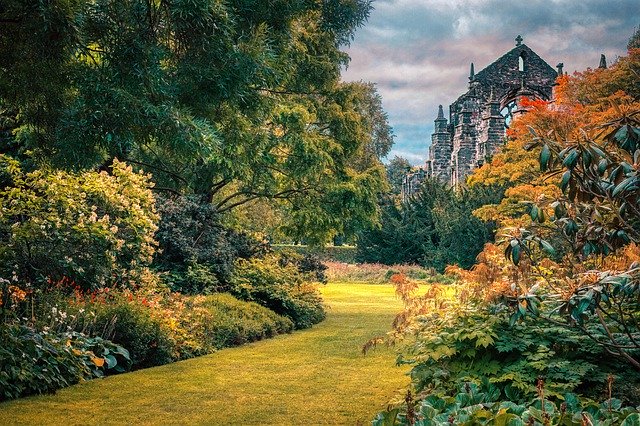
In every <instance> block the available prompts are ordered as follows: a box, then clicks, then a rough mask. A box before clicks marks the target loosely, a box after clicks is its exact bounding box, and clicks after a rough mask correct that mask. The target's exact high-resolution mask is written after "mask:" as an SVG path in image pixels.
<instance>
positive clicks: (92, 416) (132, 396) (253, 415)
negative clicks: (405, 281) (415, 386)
mask: <svg viewBox="0 0 640 426" xmlns="http://www.w3.org/2000/svg"><path fill="white" fill-rule="evenodd" d="M323 294H324V297H325V300H326V302H327V304H328V305H329V309H328V316H327V319H326V320H325V321H324V322H323V323H321V324H319V325H317V326H315V327H313V328H312V329H310V330H305V331H301V332H296V333H294V334H291V335H285V336H279V337H276V338H274V339H271V340H266V341H262V342H257V343H253V344H249V345H246V346H242V347H238V348H232V349H224V350H221V351H219V352H217V353H215V354H212V355H208V356H204V357H200V358H195V359H191V360H187V361H182V362H177V363H174V364H169V365H165V366H162V367H156V368H151V369H147V370H140V371H136V372H134V373H129V374H123V375H119V376H112V377H109V378H106V379H102V380H93V381H90V382H86V383H82V384H80V385H76V386H73V387H70V388H67V389H63V390H61V391H59V392H58V393H57V394H56V395H53V396H43V397H33V398H26V399H22V400H17V401H12V402H9V403H3V404H0V425H11V424H60V425H63V424H64V425H71V424H100V425H103V424H215V425H227V424H278V425H280V424H281V425H298V424H312V425H315V424H350V425H355V424H368V423H369V422H370V421H371V419H372V417H373V415H374V414H375V413H376V412H378V411H380V410H381V409H382V408H383V407H384V404H385V403H386V402H387V401H388V400H389V399H390V398H392V397H393V396H395V395H396V393H397V392H398V391H401V390H402V389H403V387H404V386H405V385H406V384H407V383H408V378H407V377H406V376H404V375H403V374H402V372H403V371H404V370H400V368H399V367H396V366H395V364H394V360H395V355H394V353H393V350H392V349H389V348H384V347H383V348H378V349H376V350H375V351H372V352H370V353H369V354H368V355H366V356H363V355H362V354H361V352H360V348H361V345H362V344H363V343H364V342H365V341H366V340H368V339H369V338H371V337H374V336H376V335H381V334H384V333H385V332H386V331H387V330H388V329H389V327H390V323H391V321H392V319H393V316H394V314H395V313H396V312H397V311H399V310H400V308H401V305H400V302H399V301H398V300H397V299H396V298H395V296H394V293H393V288H392V287H391V285H381V284H378V285H371V284H354V283H348V284H347V283H331V284H328V285H327V286H325V287H324V288H323Z"/></svg>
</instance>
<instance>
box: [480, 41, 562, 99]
mask: <svg viewBox="0 0 640 426" xmlns="http://www.w3.org/2000/svg"><path fill="white" fill-rule="evenodd" d="M521 55H522V56H523V58H524V73H522V72H520V71H519V70H518V62H519V58H520V56H521ZM523 74H524V84H525V86H526V87H527V88H529V89H532V90H534V91H536V92H538V93H539V94H540V95H543V96H544V97H545V98H547V99H550V98H551V86H553V84H554V82H555V79H556V77H557V75H558V74H557V72H556V70H554V69H553V68H552V67H551V66H550V65H549V64H547V63H546V62H545V61H544V60H543V59H542V58H541V57H540V56H538V54H537V53H536V52H534V51H533V50H531V48H529V46H527V45H526V44H520V45H518V46H516V47H514V48H513V49H511V50H510V51H508V52H507V53H505V54H504V55H502V56H501V57H500V58H498V59H497V60H496V61H494V62H493V63H492V64H490V65H488V66H487V67H486V68H484V69H483V70H481V71H479V72H478V73H476V74H475V76H474V77H473V80H472V82H477V83H479V84H480V86H482V87H483V88H488V87H491V86H494V89H495V93H496V97H497V98H498V99H500V98H502V97H504V96H505V95H506V94H507V93H508V92H511V91H512V90H513V89H517V88H519V87H520V86H521V85H522V77H523Z"/></svg>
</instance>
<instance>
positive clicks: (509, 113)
mask: <svg viewBox="0 0 640 426" xmlns="http://www.w3.org/2000/svg"><path fill="white" fill-rule="evenodd" d="M517 109H518V105H517V104H516V102H515V101H511V102H509V103H508V104H507V105H505V107H504V108H502V110H500V115H502V116H503V117H504V126H505V127H506V128H507V129H508V128H509V126H510V125H511V122H512V121H513V113H514V112H515V111H516V110H517Z"/></svg>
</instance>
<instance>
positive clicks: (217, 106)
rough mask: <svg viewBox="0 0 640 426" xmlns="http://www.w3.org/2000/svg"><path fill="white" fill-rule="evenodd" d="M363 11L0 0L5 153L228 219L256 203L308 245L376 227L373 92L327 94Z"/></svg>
mask: <svg viewBox="0 0 640 426" xmlns="http://www.w3.org/2000/svg"><path fill="white" fill-rule="evenodd" d="M370 8H371V5H370V2H369V1H368V0H331V1H324V0H322V1H321V0H296V1H280V0H274V1H269V2H256V1H253V0H225V1H212V0H196V1H164V0H163V1H153V2H152V1H144V0H134V1H130V2H127V3H126V6H125V5H124V4H122V3H121V2H119V1H116V0H99V1H95V2H85V1H73V0H58V1H53V2H45V3H33V2H27V1H23V0H12V1H9V2H5V3H4V4H3V6H2V10H0V14H1V15H0V22H1V25H2V31H1V32H0V61H1V62H0V115H1V116H2V120H1V121H2V124H0V127H2V131H3V132H2V135H3V140H5V141H6V142H7V144H5V145H4V146H3V148H2V150H3V151H5V152H7V153H11V154H12V155H14V156H21V155H22V156H25V155H28V156H29V157H32V158H33V159H35V160H36V162H37V163H38V164H42V163H51V164H54V165H56V166H61V167H70V168H86V167H108V166H109V165H110V164H111V163H112V161H113V159H114V158H118V159H119V160H121V161H125V162H127V163H129V164H134V165H136V166H139V167H142V168H143V169H144V170H145V171H147V172H150V173H153V179H154V181H155V182H156V188H155V189H156V190H157V191H168V192H180V193H195V194H198V195H199V196H203V197H205V198H206V199H207V200H208V201H210V202H212V203H213V204H214V205H215V206H216V208H217V209H218V211H226V210H228V209H231V208H234V207H236V206H238V205H242V204H244V203H246V202H248V201H251V200H254V199H258V198H269V199H276V200H287V202H286V203H283V204H282V205H281V206H280V208H282V209H284V211H285V212H286V215H285V216H286V217H287V218H289V219H290V220H288V223H287V226H286V227H285V228H286V229H287V230H288V231H289V233H290V234H292V235H295V236H300V235H303V234H306V237H307V239H309V240H314V241H324V240H327V239H328V238H329V237H330V236H331V235H332V234H335V233H341V234H345V233H351V232H354V230H357V229H359V228H360V227H361V226H362V225H363V224H367V223H370V222H371V221H374V220H375V217H376V214H377V206H376V198H377V194H378V193H379V192H380V191H381V190H382V189H384V184H383V182H384V179H383V169H382V166H381V164H380V162H379V160H378V158H379V157H380V156H384V155H386V153H387V152H388V150H389V147H390V144H391V143H392V134H391V130H390V128H389V126H388V124H387V122H386V115H385V113H384V112H383V111H382V107H381V102H380V97H379V96H378V95H377V94H376V91H375V88H374V86H373V85H371V84H368V83H362V82H361V83H348V84H343V83H341V82H340V81H339V77H340V70H341V67H343V66H344V65H346V64H347V62H348V59H349V58H348V56H347V55H346V53H344V52H342V51H341V50H340V48H341V47H342V46H344V45H345V44H346V43H348V42H349V41H350V40H351V38H352V37H353V34H354V31H355V30H356V28H358V27H359V26H361V25H362V24H363V23H364V22H365V20H366V18H367V16H368V13H369V11H370Z"/></svg>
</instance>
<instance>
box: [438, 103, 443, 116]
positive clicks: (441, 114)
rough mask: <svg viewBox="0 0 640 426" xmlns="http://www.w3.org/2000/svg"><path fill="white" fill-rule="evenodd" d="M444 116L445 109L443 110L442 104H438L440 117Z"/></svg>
mask: <svg viewBox="0 0 640 426" xmlns="http://www.w3.org/2000/svg"><path fill="white" fill-rule="evenodd" d="M442 118H444V111H442V105H438V119H442Z"/></svg>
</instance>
